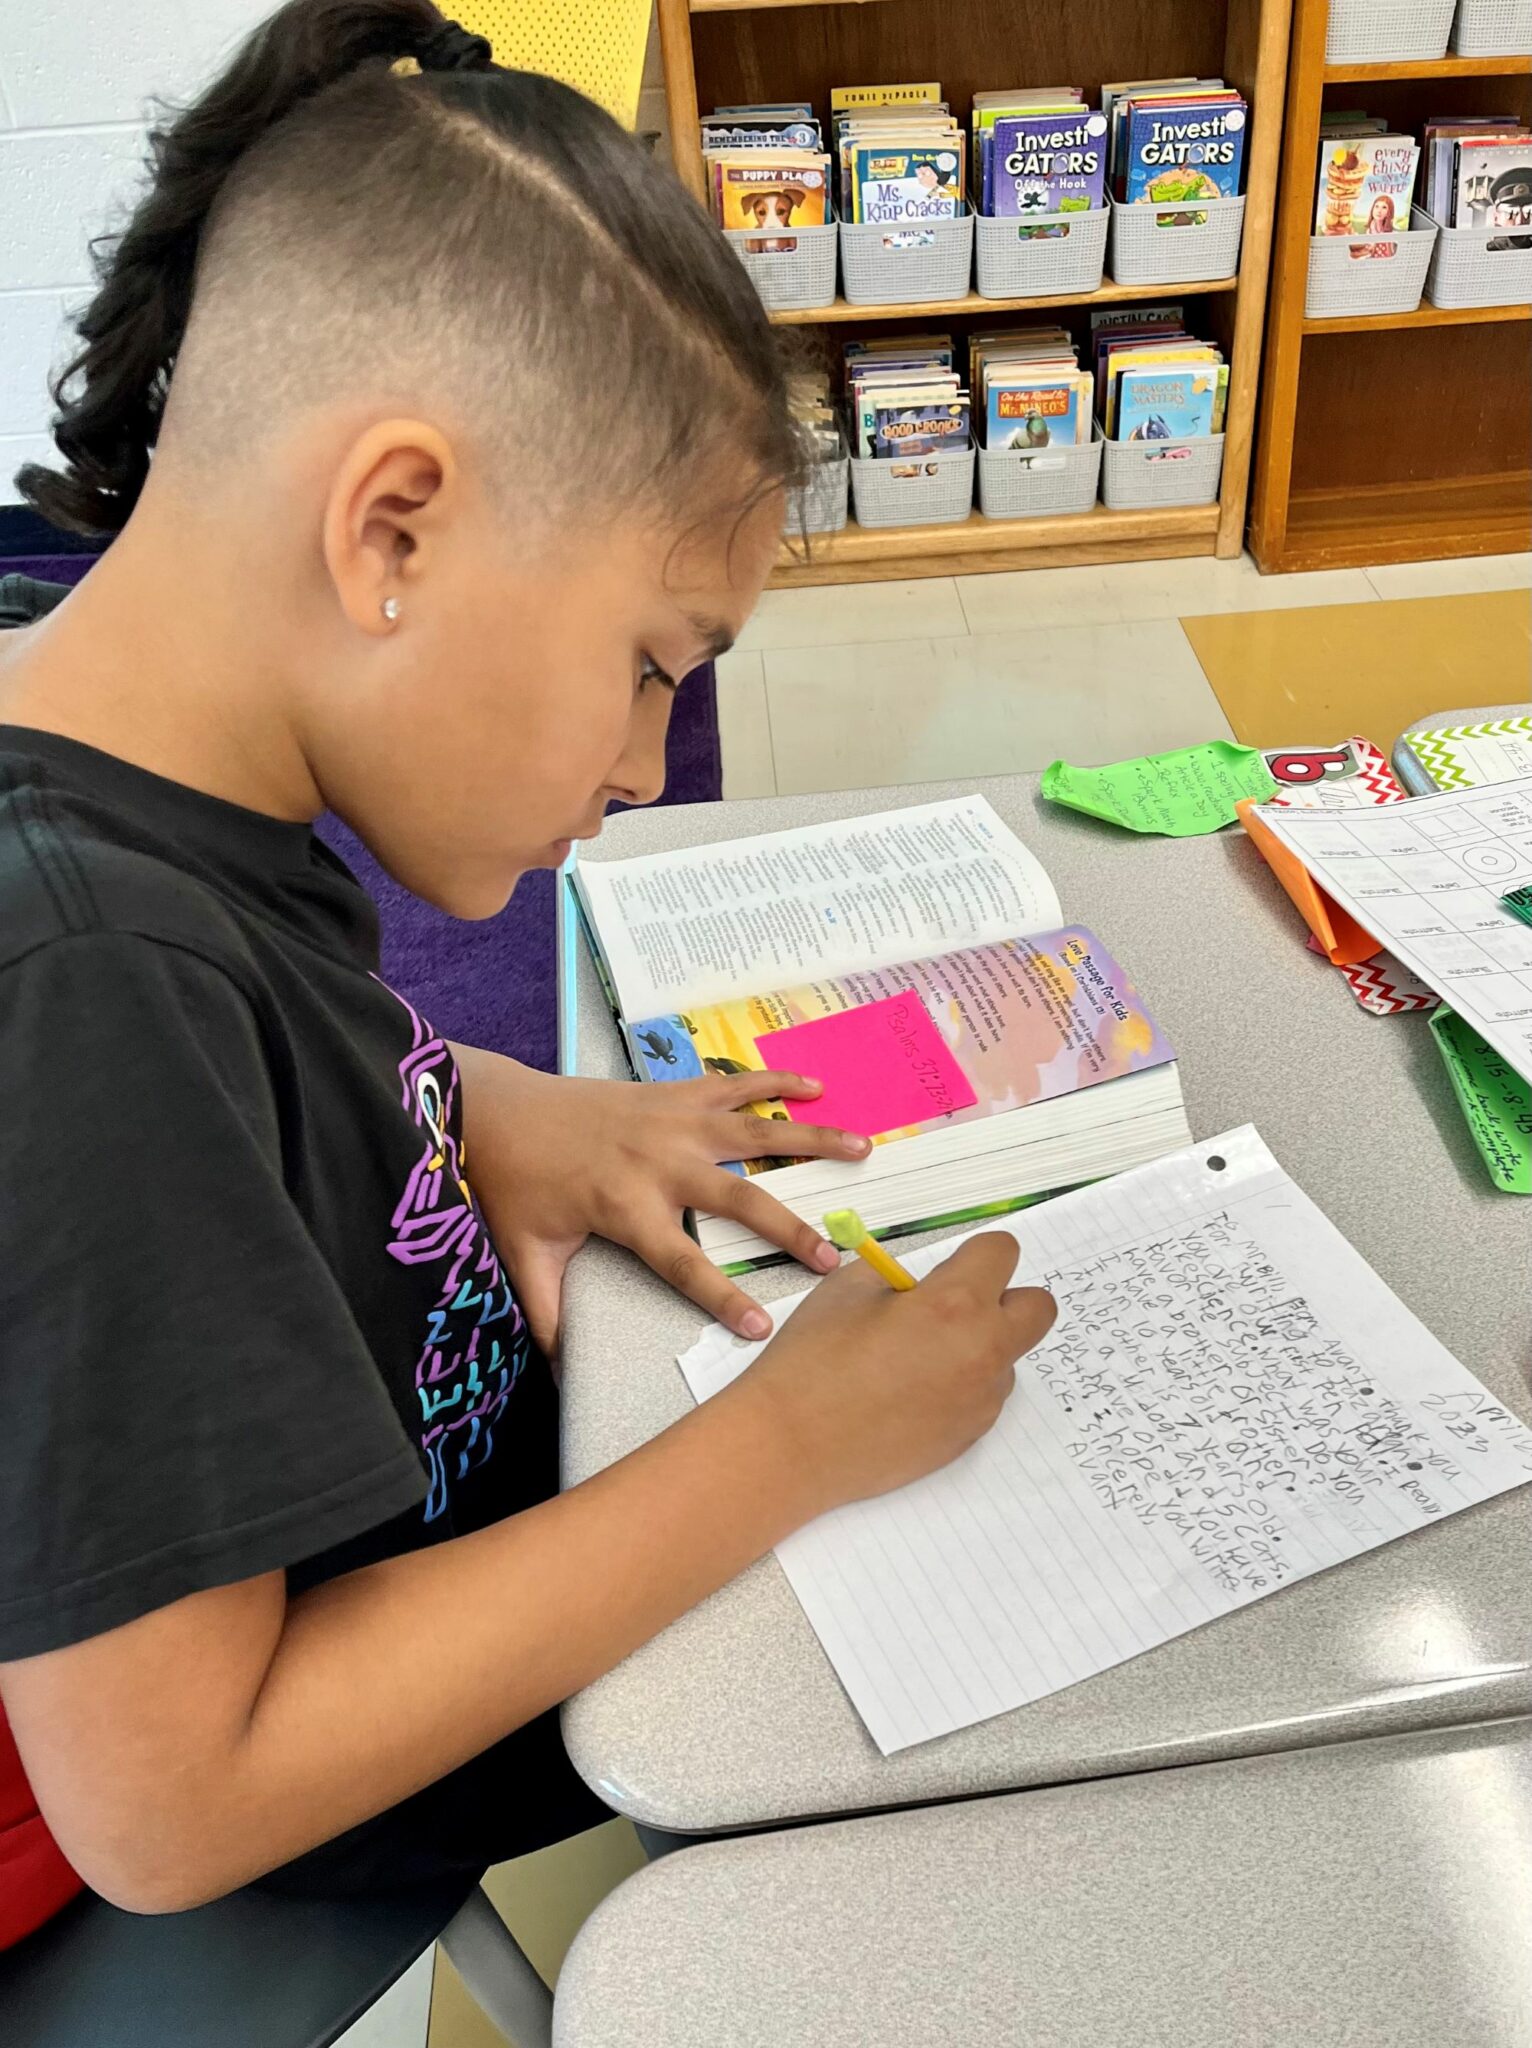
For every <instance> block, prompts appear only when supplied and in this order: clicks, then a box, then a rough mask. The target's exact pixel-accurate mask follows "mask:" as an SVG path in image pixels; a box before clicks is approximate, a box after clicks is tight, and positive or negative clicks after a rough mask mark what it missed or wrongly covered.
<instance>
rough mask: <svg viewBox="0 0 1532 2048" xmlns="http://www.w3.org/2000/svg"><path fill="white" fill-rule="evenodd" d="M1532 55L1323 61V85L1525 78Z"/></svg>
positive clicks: (1531, 61) (1529, 68)
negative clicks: (1399, 61) (1386, 61)
mask: <svg viewBox="0 0 1532 2048" xmlns="http://www.w3.org/2000/svg"><path fill="white" fill-rule="evenodd" d="M1529 72H1532V57H1432V58H1418V59H1417V60H1416V61H1415V62H1413V63H1404V64H1326V65H1325V67H1324V70H1323V73H1322V76H1323V79H1324V83H1325V84H1326V85H1368V84H1374V83H1377V82H1380V81H1381V82H1385V83H1386V82H1387V81H1388V80H1389V79H1393V78H1525V77H1526V76H1527V74H1528V73H1529Z"/></svg>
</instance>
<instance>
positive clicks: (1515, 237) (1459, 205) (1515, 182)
mask: <svg viewBox="0 0 1532 2048" xmlns="http://www.w3.org/2000/svg"><path fill="white" fill-rule="evenodd" d="M1455 169H1456V176H1455V181H1454V193H1453V208H1452V224H1453V226H1454V227H1459V228H1494V229H1496V230H1497V231H1498V230H1504V231H1505V232H1504V233H1503V234H1500V235H1498V236H1497V239H1496V240H1494V241H1492V242H1490V244H1489V247H1490V248H1491V249H1532V135H1519V136H1516V137H1514V138H1513V137H1507V138H1504V139H1499V138H1494V137H1490V136H1485V137H1484V138H1483V139H1482V140H1478V141H1462V142H1459V144H1458V146H1457V151H1456V166H1455ZM1512 229H1518V230H1520V231H1521V232H1519V233H1516V234H1512V233H1511V232H1510V230H1512Z"/></svg>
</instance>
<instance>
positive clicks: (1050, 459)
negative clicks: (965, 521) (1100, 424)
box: [979, 435, 1102, 519]
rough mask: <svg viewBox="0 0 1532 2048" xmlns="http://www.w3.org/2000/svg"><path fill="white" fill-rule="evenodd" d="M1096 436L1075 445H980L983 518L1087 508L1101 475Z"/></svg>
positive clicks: (1029, 516)
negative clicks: (1024, 447)
mask: <svg viewBox="0 0 1532 2048" xmlns="http://www.w3.org/2000/svg"><path fill="white" fill-rule="evenodd" d="M1101 449H1102V442H1101V439H1100V436H1099V435H1097V436H1095V437H1093V438H1092V439H1091V440H1090V441H1087V442H1085V443H1083V444H1082V445H1080V446H1078V447H1075V446H1069V447H1063V448H1042V449H1039V450H1038V451H1037V452H1036V453H1035V454H1032V453H1027V452H1024V451H1023V450H1021V449H1015V448H981V449H980V450H979V510H980V511H981V512H982V513H983V514H984V516H985V518H986V519H1037V518H1040V517H1042V516H1043V515H1044V514H1045V513H1050V512H1051V513H1060V512H1088V511H1089V510H1090V508H1091V506H1092V505H1094V504H1095V502H1096V490H1097V487H1098V485H1099V484H1100V481H1101Z"/></svg>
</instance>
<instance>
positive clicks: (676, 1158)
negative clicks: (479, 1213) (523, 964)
mask: <svg viewBox="0 0 1532 2048" xmlns="http://www.w3.org/2000/svg"><path fill="white" fill-rule="evenodd" d="M454 1050H455V1052H456V1053H457V1058H458V1064H459V1067H460V1069H461V1072H462V1075H463V1102H464V1133H465V1136H466V1139H467V1152H466V1161H467V1167H468V1178H469V1180H470V1182H471V1184H472V1186H473V1190H474V1193H475V1194H476V1195H477V1196H478V1198H479V1203H480V1206H481V1207H482V1208H483V1210H484V1214H485V1217H486V1218H487V1220H488V1222H489V1227H490V1230H491V1232H492V1234H493V1236H494V1239H495V1243H496V1246H497V1247H498V1249H499V1252H500V1255H501V1257H502V1258H503V1259H504V1261H505V1264H506V1266H507V1268H508V1270H509V1272H510V1276H511V1280H512V1282H513V1284H514V1286H515V1288H516V1293H517V1297H518V1299H519V1300H520V1302H521V1306H522V1310H523V1313H524V1314H525V1315H526V1318H527V1321H528V1322H529V1323H530V1324H531V1326H532V1334H533V1335H534V1336H535V1337H536V1338H537V1340H538V1342H539V1343H540V1344H541V1345H542V1346H543V1348H544V1349H545V1350H546V1351H548V1352H549V1353H550V1355H551V1354H552V1353H553V1352H554V1351H555V1350H556V1348H557V1343H558V1326H559V1298H560V1294H561V1292H562V1288H563V1280H564V1268H565V1267H566V1266H567V1265H568V1264H569V1261H570V1260H571V1259H572V1258H573V1257H574V1255H575V1253H576V1252H577V1251H578V1250H579V1249H580V1246H581V1245H582V1244H583V1243H584V1242H585V1240H586V1238H587V1237H590V1236H592V1235H594V1236H596V1237H606V1238H610V1239H611V1241H612V1242H613V1243H614V1244H621V1245H626V1246H627V1247H628V1249H629V1250H630V1251H634V1252H636V1253H637V1254H638V1256H639V1257H640V1258H641V1259H643V1260H644V1261H645V1263H646V1264H648V1265H650V1266H652V1267H653V1268H654V1270H655V1272H656V1273H658V1274H659V1275H660V1277H661V1278H662V1279H664V1280H668V1281H669V1282H670V1284H671V1286H672V1287H674V1288H676V1289H677V1290H678V1291H679V1292H680V1293H682V1294H684V1295H686V1296H687V1297H688V1299H689V1300H691V1301H694V1302H696V1304H697V1306H698V1307H699V1308H703V1309H706V1310H707V1312H708V1314H709V1315H712V1316H716V1317H717V1318H718V1320H719V1321H720V1322H722V1323H726V1324H727V1325H728V1326H729V1328H730V1329H731V1330H733V1331H735V1332H736V1333H737V1334H738V1335H740V1336H742V1337H764V1336H766V1335H767V1334H768V1333H769V1331H770V1329H771V1322H770V1318H769V1317H768V1316H767V1315H766V1313H765V1311H764V1310H763V1309H762V1308H760V1307H759V1306H758V1304H757V1303H755V1302H753V1301H752V1300H751V1299H750V1297H749V1295H748V1294H746V1293H744V1292H743V1291H742V1290H741V1289H740V1288H738V1287H736V1286H735V1284H734V1282H733V1281H732V1280H730V1279H729V1278H728V1277H727V1276H726V1275H725V1274H723V1273H721V1272H719V1270H718V1268H717V1267H716V1266H715V1265H714V1264H713V1263H712V1261H711V1260H710V1259H708V1258H707V1257H706V1255H705V1254H704V1253H703V1252H702V1251H700V1250H699V1249H698V1247H697V1245H696V1243H695V1242H694V1240H693V1239H691V1238H690V1237H688V1236H687V1234H686V1232H685V1230H684V1229H683V1228H682V1227H681V1211H682V1210H683V1209H686V1208H697V1209H706V1210H708V1211H709V1212H710V1213H711V1214H713V1215H715V1216H729V1217H732V1218H733V1219H734V1220H735V1221H736V1222H739V1223H743V1224H744V1225H745V1226H746V1228H747V1229H750V1230H753V1231H754V1232H755V1233H756V1235H757V1236H759V1237H764V1238H766V1239H768V1240H769V1241H770V1242H771V1243H772V1244H775V1245H780V1246H781V1248H782V1250H783V1251H785V1252H790V1253H791V1254H792V1256H793V1257H794V1258H795V1259H801V1260H802V1262H803V1264H804V1265H806V1266H808V1267H809V1268H811V1270H812V1271H814V1272H816V1273H828V1272H830V1271H832V1270H833V1269H834V1267H835V1266H837V1265H838V1264H839V1257H838V1254H837V1253H836V1251H835V1248H834V1246H833V1245H830V1244H828V1243H826V1241H825V1240H824V1238H822V1237H821V1236H820V1235H819V1233H818V1231H816V1230H814V1229H812V1228H811V1227H810V1226H809V1225H808V1224H807V1223H800V1222H799V1220H798V1218H797V1217H796V1216H794V1215H793V1214H792V1213H791V1211H790V1210H788V1209H785V1208H783V1206H782V1204H781V1203H780V1202H778V1201H776V1200H775V1199H774V1198H773V1197H772V1196H771V1195H769V1194H768V1193H767V1192H766V1189H765V1188H764V1187H763V1186H762V1184H761V1182H760V1181H759V1180H749V1179H743V1178H741V1176H740V1175H738V1174H734V1173H728V1172H726V1171H725V1170H724V1167H723V1165H722V1164H721V1162H722V1161H724V1160H730V1159H740V1158H747V1159H765V1158H770V1157H781V1156H783V1155H787V1156H789V1157H798V1158H814V1159H861V1158H865V1156H866V1155H867V1153H868V1151H869V1150H870V1149H871V1148H870V1146H869V1144H868V1141H867V1139H865V1138H860V1137H855V1136H853V1135H851V1134H850V1133H849V1132H846V1131H831V1130H824V1129H821V1128H820V1127H819V1126H818V1125H816V1124H799V1123H781V1122H775V1121H771V1120H768V1119H766V1118H763V1117H747V1116H741V1115H740V1114H739V1112H740V1110H742V1109H743V1108H744V1106H745V1104H746V1103H749V1102H762V1101H765V1100H767V1099H768V1098H771V1097H777V1098H784V1099H786V1100H788V1101H794V1102H808V1101H812V1099H813V1098H814V1096H816V1095H817V1094H818V1093H819V1083H818V1082H817V1081H807V1080H803V1079H802V1078H800V1077H799V1076H798V1075H796V1074H744V1075H731V1076H730V1077H729V1078H728V1079H726V1080H723V1079H709V1080H705V1081H669V1082H667V1083H666V1084H665V1085H664V1086H663V1087H659V1088H643V1087H640V1086H639V1085H638V1084H637V1083H636V1082H631V1081H581V1080H573V1079H566V1078H562V1077H560V1076H558V1075H554V1074H543V1073H539V1072H538V1071H537V1070H536V1069H534V1068H531V1067H523V1066H519V1065H518V1064H517V1063H516V1062H515V1061H514V1060H508V1059H503V1058H501V1057H500V1056H499V1055H498V1054H496V1053H486V1052H479V1051H475V1050H474V1049H473V1048H472V1047H466V1046H457V1047H455V1048H454Z"/></svg>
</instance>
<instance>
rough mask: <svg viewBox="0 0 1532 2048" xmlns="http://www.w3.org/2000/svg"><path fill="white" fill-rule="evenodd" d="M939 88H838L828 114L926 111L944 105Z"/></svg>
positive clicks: (871, 86)
mask: <svg viewBox="0 0 1532 2048" xmlns="http://www.w3.org/2000/svg"><path fill="white" fill-rule="evenodd" d="M944 104H945V103H944V101H943V99H942V89H941V87H940V86H939V85H937V84H934V83H930V82H927V83H925V84H922V85H837V86H834V87H833V88H832V89H831V92H830V112H831V115H832V116H833V115H835V114H845V113H851V112H853V111H858V112H865V111H866V110H867V109H869V108H874V107H911V108H921V109H923V108H927V107H940V106H942V105H944Z"/></svg>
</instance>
